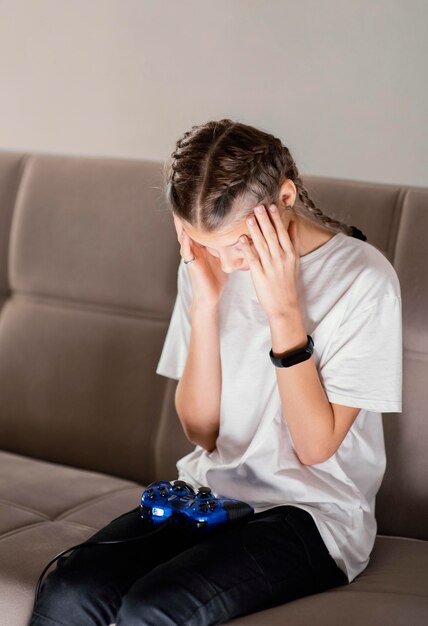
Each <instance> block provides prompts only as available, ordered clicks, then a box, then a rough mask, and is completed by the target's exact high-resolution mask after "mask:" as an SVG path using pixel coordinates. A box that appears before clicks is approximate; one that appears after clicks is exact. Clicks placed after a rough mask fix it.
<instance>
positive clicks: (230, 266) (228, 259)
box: [219, 252, 246, 274]
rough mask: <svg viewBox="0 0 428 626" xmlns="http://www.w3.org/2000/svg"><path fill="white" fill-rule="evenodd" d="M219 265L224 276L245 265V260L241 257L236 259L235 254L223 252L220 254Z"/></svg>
mask: <svg viewBox="0 0 428 626" xmlns="http://www.w3.org/2000/svg"><path fill="white" fill-rule="evenodd" d="M219 257H220V265H221V269H222V270H223V272H225V273H226V274H230V273H231V272H234V271H235V270H238V269H239V268H240V267H243V266H245V265H246V263H245V259H244V258H243V257H239V256H238V257H237V255H236V253H235V254H234V253H233V252H231V253H229V252H223V253H220V255H219Z"/></svg>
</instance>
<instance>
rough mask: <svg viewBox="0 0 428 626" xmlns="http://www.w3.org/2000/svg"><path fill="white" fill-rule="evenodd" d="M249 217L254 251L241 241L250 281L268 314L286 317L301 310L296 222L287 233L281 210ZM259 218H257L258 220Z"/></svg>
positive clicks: (298, 246)
mask: <svg viewBox="0 0 428 626" xmlns="http://www.w3.org/2000/svg"><path fill="white" fill-rule="evenodd" d="M259 206H262V207H263V209H262V212H261V213H258V212H257V209H258V207H256V208H255V213H254V214H253V215H252V216H250V217H252V218H253V219H254V224H250V223H249V222H248V219H247V225H248V228H249V230H250V233H251V237H252V239H253V242H254V246H255V250H254V248H253V247H251V246H250V244H249V243H248V239H247V237H245V242H244V241H242V239H240V241H241V244H242V251H243V253H244V256H245V259H246V261H247V265H248V267H249V268H250V271H251V278H252V281H253V284H254V288H255V290H256V293H257V297H258V299H259V302H260V304H261V306H262V307H263V309H264V311H265V312H266V315H267V316H268V317H269V318H270V317H276V316H278V315H279V316H280V315H286V314H287V313H288V312H290V311H291V310H295V309H296V307H297V308H298V307H299V302H298V297H297V280H298V275H299V270H300V242H299V233H298V226H297V223H296V222H295V221H294V220H293V221H291V222H290V224H289V227H288V230H287V229H286V228H285V226H284V224H283V223H282V220H281V218H280V216H279V212H278V207H277V206H276V205H275V204H273V205H270V207H274V211H273V212H271V211H269V212H267V211H266V209H265V208H264V206H263V205H259ZM256 217H257V219H255V218H256Z"/></svg>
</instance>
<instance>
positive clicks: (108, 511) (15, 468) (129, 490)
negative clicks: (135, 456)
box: [0, 452, 144, 625]
mask: <svg viewBox="0 0 428 626" xmlns="http://www.w3.org/2000/svg"><path fill="white" fill-rule="evenodd" d="M143 489H144V487H143V486H141V485H138V484H137V483H134V482H131V481H128V480H122V479H119V478H115V477H113V476H107V475H106V474H100V473H97V472H89V471H86V470H81V469H75V468H72V467H67V466H65V465H58V464H55V463H48V462H45V461H39V460H35V459H30V458H27V457H24V456H20V455H16V454H10V453H7V452H0V563H1V564H2V567H1V574H0V575H1V578H0V616H1V623H2V624H16V625H17V624H22V625H24V624H26V623H27V621H28V619H29V616H30V614H31V610H32V605H33V601H34V591H35V586H36V582H37V579H38V578H39V576H40V574H41V573H42V571H43V569H44V567H45V566H46V565H47V564H48V562H49V561H50V560H51V559H52V558H53V557H54V556H56V555H57V554H58V553H59V552H61V551H62V550H65V549H66V548H68V547H71V546H73V545H76V544H78V543H81V542H82V541H85V540H86V539H88V537H90V536H91V535H93V534H94V533H95V532H96V531H97V530H98V529H100V528H102V527H103V526H105V525H106V524H108V522H109V521H111V520H112V519H114V518H115V517H117V516H118V515H120V514H121V513H124V512H125V511H127V510H130V509H133V508H135V507H136V506H137V505H138V504H139V501H140V497H141V494H142V491H143ZM54 566H55V565H53V566H52V567H54Z"/></svg>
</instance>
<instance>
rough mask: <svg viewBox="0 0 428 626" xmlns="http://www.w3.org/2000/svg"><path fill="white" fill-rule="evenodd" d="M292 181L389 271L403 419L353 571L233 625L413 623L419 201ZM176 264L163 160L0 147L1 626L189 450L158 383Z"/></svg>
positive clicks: (422, 322)
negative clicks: (365, 547)
mask: <svg viewBox="0 0 428 626" xmlns="http://www.w3.org/2000/svg"><path fill="white" fill-rule="evenodd" d="M303 179H304V182H305V184H306V186H307V187H308V189H309V191H310V193H311V194H312V196H313V197H314V199H315V201H316V202H317V203H318V204H319V206H320V207H321V208H322V209H323V210H324V211H325V212H327V213H328V212H330V213H331V214H332V215H333V216H337V217H339V218H341V219H343V220H344V221H346V222H347V223H348V224H353V225H355V226H358V227H359V228H361V230H362V231H363V232H364V233H365V234H366V235H367V237H368V241H369V242H370V243H372V244H373V245H375V246H376V247H378V248H379V249H380V250H381V251H382V252H383V253H384V254H385V255H386V257H387V258H388V259H389V260H390V261H391V262H392V263H393V265H394V267H395V268H396V271H397V273H398V276H399V278H400V281H401V288H402V298H403V324H404V328H403V339H404V376H403V412H402V413H401V414H393V413H388V414H385V416H384V430H385V441H386V448H387V455H388V464H387V469H386V474H385V478H384V481H383V484H382V487H381V489H380V492H379V495H378V497H377V508H376V513H377V520H378V533H379V534H378V537H377V540H376V543H375V547H374V549H373V552H372V556H371V561H370V563H369V565H368V567H367V568H366V570H365V571H364V572H363V573H362V574H361V575H360V576H358V577H357V578H356V579H355V580H354V581H353V582H352V583H351V584H350V585H347V586H345V587H339V588H337V589H336V590H333V591H331V592H324V593H322V594H317V595H314V596H309V597H305V598H301V599H299V600H296V601H294V602H290V603H288V604H285V605H283V606H280V607H276V608H274V609H271V610H268V611H260V612H258V613H254V614H253V615H250V616H245V617H241V618H238V619H237V620H234V621H233V623H234V624H236V626H241V625H242V626H250V625H251V626H256V625H257V626H276V625H278V626H279V625H281V626H283V625H285V624H287V625H288V624H290V625H293V626H309V625H311V626H312V625H313V624H317V625H328V626H332V625H335V624H337V625H339V624H340V625H341V626H342V625H343V624H347V626H352V625H357V624H364V626H379V625H384V624H385V625H387V626H402V625H404V624H405V625H406V626H419V625H420V626H422V625H425V624H428V541H427V540H428V488H427V485H428V480H427V478H428V278H427V276H428V255H427V248H428V234H427V233H428V190H427V189H424V188H417V187H404V186H399V185H381V184H374V183H366V182H355V181H348V180H340V179H330V178H319V177H315V176H304V177H303ZM179 259H180V257H179V247H178V242H177V239H176V233H175V229H174V226H173V222H172V219H171V216H170V213H169V209H168V207H167V205H166V204H165V201H164V198H163V194H162V165H161V164H159V163H154V162H146V161H139V160H127V159H113V158H95V157H79V156H66V155H64V156H61V155H49V154H27V153H19V152H11V151H3V152H0V447H1V449H2V451H1V452H0V623H1V624H5V625H7V626H24V625H25V624H27V622H28V617H29V615H30V612H31V607H32V602H33V593H34V587H35V583H36V581H37V578H38V576H39V574H40V573H41V570H42V569H43V567H44V566H45V564H46V563H47V562H48V561H49V560H50V559H51V558H53V556H54V555H56V554H57V553H58V552H60V551H61V550H63V549H65V548H67V547H69V546H72V545H74V544H76V543H79V542H80V541H83V540H85V539H86V538H87V537H88V536H89V535H91V534H93V533H94V532H95V531H96V530H97V529H99V528H100V527H102V526H104V525H105V524H106V523H107V522H108V521H110V520H111V519H112V518H113V517H116V516H118V515H119V514H120V513H122V512H124V511H126V510H129V509H131V508H134V507H135V506H137V505H138V504H139V501H140V496H141V493H142V490H143V488H144V487H145V486H146V485H147V484H148V483H149V482H151V481H153V480H159V479H162V478H166V477H171V476H174V475H176V469H175V462H176V460H177V459H178V458H179V457H180V456H183V455H184V454H185V453H187V452H189V451H190V450H191V449H193V446H192V444H190V443H189V442H188V441H187V440H186V438H185V437H184V434H183V432H182V430H181V426H180V424H179V420H178V417H177V415H176V413H175V408H174V390H175V386H176V381H174V380H170V379H167V378H165V377H162V376H158V375H157V374H156V373H155V369H156V365H157V362H158V359H159V356H160V352H161V349H162V345H163V340H164V338H165V334H166V331H167V328H168V323H169V318H170V315H171V312H172V308H173V305H174V301H175V295H176V278H177V268H178V263H179ZM229 623H231V622H229ZM82 626H83V625H82Z"/></svg>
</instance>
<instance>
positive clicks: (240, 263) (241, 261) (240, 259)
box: [180, 220, 254, 274]
mask: <svg viewBox="0 0 428 626" xmlns="http://www.w3.org/2000/svg"><path fill="white" fill-rule="evenodd" d="M180 221H181V225H182V227H183V229H184V230H185V231H186V233H187V234H188V235H189V237H190V238H191V240H192V245H197V246H199V247H200V248H205V249H206V251H207V253H208V254H211V255H212V256H215V257H217V258H219V259H220V264H221V269H222V270H223V272H225V273H226V274H230V273H231V272H234V271H235V270H248V269H249V268H248V267H247V264H246V260H245V257H244V254H243V252H242V244H241V242H240V241H239V237H240V235H244V234H245V235H247V238H248V241H249V242H250V245H251V246H254V244H253V241H252V238H251V235H250V231H249V227H248V225H247V222H246V221H245V220H244V221H243V222H241V223H240V224H238V225H237V226H235V227H232V228H230V229H228V230H227V231H222V232H215V233H207V232H205V231H198V230H196V229H195V228H193V227H192V226H191V225H190V224H188V223H187V222H183V221H182V220H180Z"/></svg>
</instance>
